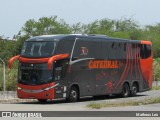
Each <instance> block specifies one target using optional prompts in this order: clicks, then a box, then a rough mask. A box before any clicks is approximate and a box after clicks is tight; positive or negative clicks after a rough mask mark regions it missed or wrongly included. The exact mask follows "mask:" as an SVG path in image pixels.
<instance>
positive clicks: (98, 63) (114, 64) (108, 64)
mask: <svg viewBox="0 0 160 120" xmlns="http://www.w3.org/2000/svg"><path fill="white" fill-rule="evenodd" d="M88 67H89V68H90V69H97V68H102V69H103V68H104V69H105V68H108V69H109V68H118V61H117V60H90V61H89V64H88Z"/></svg>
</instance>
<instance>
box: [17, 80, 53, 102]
mask: <svg viewBox="0 0 160 120" xmlns="http://www.w3.org/2000/svg"><path fill="white" fill-rule="evenodd" d="M17 95H18V98H21V99H54V83H49V84H44V85H37V86H30V85H23V84H17Z"/></svg>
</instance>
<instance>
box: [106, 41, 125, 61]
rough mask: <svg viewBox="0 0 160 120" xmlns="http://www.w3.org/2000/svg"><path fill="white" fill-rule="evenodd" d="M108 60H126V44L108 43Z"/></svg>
mask: <svg viewBox="0 0 160 120" xmlns="http://www.w3.org/2000/svg"><path fill="white" fill-rule="evenodd" d="M108 50H109V52H108V54H109V59H125V58H126V43H123V42H109V43H108Z"/></svg>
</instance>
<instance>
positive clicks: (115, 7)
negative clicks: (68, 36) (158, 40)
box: [0, 0, 160, 37]
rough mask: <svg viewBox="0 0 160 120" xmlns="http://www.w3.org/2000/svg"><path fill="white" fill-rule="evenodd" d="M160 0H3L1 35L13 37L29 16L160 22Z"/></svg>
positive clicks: (71, 20) (69, 20)
mask: <svg viewBox="0 0 160 120" xmlns="http://www.w3.org/2000/svg"><path fill="white" fill-rule="evenodd" d="M159 6H160V0H0V36H5V37H13V35H15V34H18V32H19V31H20V30H21V28H22V26H23V25H24V24H25V22H26V21H27V20H29V19H35V20H38V19H39V18H41V17H50V16H55V15H57V16H58V18H59V19H64V20H65V21H66V22H67V23H68V24H74V23H78V22H81V23H90V22H92V21H94V20H100V19H103V18H108V19H120V18H123V17H126V18H131V17H132V18H133V19H134V20H136V21H137V22H138V23H139V25H141V26H144V25H155V24H157V23H160V14H159V12H160V7H159Z"/></svg>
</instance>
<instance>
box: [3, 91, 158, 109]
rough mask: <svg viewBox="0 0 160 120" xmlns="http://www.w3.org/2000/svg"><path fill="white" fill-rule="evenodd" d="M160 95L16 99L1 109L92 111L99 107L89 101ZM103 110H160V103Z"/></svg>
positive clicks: (4, 104) (145, 97) (143, 97)
mask: <svg viewBox="0 0 160 120" xmlns="http://www.w3.org/2000/svg"><path fill="white" fill-rule="evenodd" d="M156 97H160V90H152V91H147V92H143V93H138V94H137V96H135V97H128V98H118V97H116V96H107V97H103V98H97V99H93V98H92V97H86V98H81V100H80V101H79V102H76V103H66V101H65V100H53V101H48V102H47V103H46V104H40V103H39V102H38V101H36V100H34V101H26V102H25V100H24V101H22V102H21V101H14V100H10V101H9V102H7V103H0V111H92V110H99V109H91V108H87V107H86V105H88V104H89V103H92V102H94V103H103V102H105V103H117V102H128V101H141V100H146V99H148V98H156ZM100 110H102V111H106V110H107V111H108V110H109V111H115V110H118V111H119V110H124V111H125V110H127V111H128V110H130V111H134V110H153V111H154V110H155V111H157V110H159V111H160V105H159V104H156V105H144V106H143V105H140V106H132V107H131V106H127V107H116V108H115V107H111V108H102V109H100Z"/></svg>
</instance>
